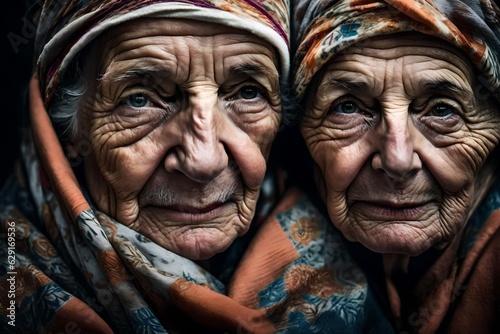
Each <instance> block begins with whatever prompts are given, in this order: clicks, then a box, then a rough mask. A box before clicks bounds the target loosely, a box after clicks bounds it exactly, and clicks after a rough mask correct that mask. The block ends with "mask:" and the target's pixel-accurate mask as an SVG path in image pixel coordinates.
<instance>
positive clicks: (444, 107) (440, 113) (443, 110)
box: [428, 102, 457, 118]
mask: <svg viewBox="0 0 500 334" xmlns="http://www.w3.org/2000/svg"><path fill="white" fill-rule="evenodd" d="M456 113H457V110H456V109H455V108H454V107H452V106H450V105H449V104H447V103H442V102H441V103H437V104H436V105H434V106H433V107H432V108H431V109H430V110H429V113H428V115H429V116H436V117H440V118H445V117H449V116H450V115H454V114H456Z"/></svg>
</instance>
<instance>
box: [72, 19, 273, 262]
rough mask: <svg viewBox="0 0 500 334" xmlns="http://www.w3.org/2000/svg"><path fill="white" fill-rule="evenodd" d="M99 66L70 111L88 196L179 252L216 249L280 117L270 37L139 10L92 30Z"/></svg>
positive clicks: (242, 222)
mask: <svg viewBox="0 0 500 334" xmlns="http://www.w3.org/2000/svg"><path fill="white" fill-rule="evenodd" d="M98 66H99V67H98V73H99V77H100V79H99V83H98V85H96V87H94V89H93V90H89V92H88V93H87V95H88V96H87V97H86V100H85V101H86V103H84V107H83V110H82V112H83V113H82V115H83V117H82V120H81V121H82V124H83V127H84V130H85V132H86V133H87V136H88V140H89V141H90V142H91V144H92V153H91V154H90V155H89V156H87V157H85V160H84V164H85V174H86V179H87V184H88V187H89V189H90V193H91V196H92V198H93V200H94V201H95V203H96V205H97V206H98V207H99V208H100V209H101V210H103V211H104V212H106V213H108V214H109V215H111V216H113V217H115V218H116V219H117V220H118V221H120V222H121V223H123V224H125V225H128V226H129V227H131V228H132V229H134V230H136V231H138V232H140V233H142V234H143V235H145V236H146V237H149V238H150V239H153V240H154V241H155V242H157V243H158V244H160V245H162V246H164V247H166V248H168V249H170V250H172V251H174V252H176V253H178V254H180V255H183V256H186V257H189V258H192V259H206V258H209V257H211V256H212V255H214V254H215V253H218V252H221V251H223V250H224V249H225V248H227V247H228V246H229V245H230V244H231V242H232V241H233V240H234V239H235V238H236V237H237V236H240V235H242V234H244V233H245V232H246V231H247V229H248V227H249V224H250V222H251V220H252V218H253V215H254V209H255V204H256V200H257V197H258V195H259V190H260V186H261V182H262V181H263V178H264V174H265V171H266V158H267V156H268V153H269V150H270V145H271V143H272V141H273V139H274V137H275V134H276V132H277V129H278V126H279V123H280V118H281V104H280V103H281V100H280V95H279V93H280V92H279V79H278V70H277V58H276V55H275V52H274V49H273V47H272V46H271V45H270V44H268V43H267V42H265V41H262V40H260V39H259V38H257V37H255V36H253V35H250V34H247V33H245V32H241V31H237V30H236V31H235V30H234V29H227V27H223V26H218V25H215V24H208V23H200V22H190V21H182V20H175V21H174V20H161V19H143V20H139V21H135V22H130V23H127V24H124V25H123V26H120V27H118V28H114V29H113V30H111V31H110V32H108V33H107V34H106V35H104V36H103V39H102V42H101V44H100V49H99V64H98Z"/></svg>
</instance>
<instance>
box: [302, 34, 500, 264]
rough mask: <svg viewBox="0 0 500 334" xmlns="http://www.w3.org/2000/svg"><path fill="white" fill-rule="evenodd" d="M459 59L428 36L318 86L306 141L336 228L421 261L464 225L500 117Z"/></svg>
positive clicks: (344, 61) (343, 57)
mask: <svg viewBox="0 0 500 334" xmlns="http://www.w3.org/2000/svg"><path fill="white" fill-rule="evenodd" d="M471 69H472V67H471V65H470V64H469V63H468V61H467V60H466V59H465V58H464V57H462V56H460V55H459V52H458V51H457V50H455V49H453V48H451V47H448V46H446V44H445V43H444V42H436V41H433V40H430V39H429V38H419V35H417V34H415V35H411V36H404V37H403V36H400V35H393V36H390V37H384V38H377V39H374V40H370V41H368V42H364V43H363V45H362V46H358V47H352V48H350V49H348V50H347V52H345V53H342V54H340V55H337V56H336V58H335V59H333V60H332V61H330V63H329V65H328V66H327V67H326V68H325V71H324V72H322V73H321V75H319V76H318V77H317V78H316V86H314V87H315V88H313V89H312V91H311V93H310V95H309V101H308V105H307V107H306V110H305V115H304V118H303V120H302V124H301V131H302V134H303V137H304V138H305V141H306V144H307V146H308V148H309V151H310V153H311V155H312V157H313V159H314V160H315V162H316V164H317V167H318V173H317V175H316V179H317V182H318V187H319V190H320V192H321V194H322V196H323V199H324V201H325V203H326V206H327V209H328V213H329V215H330V218H331V220H332V222H333V223H334V225H335V226H336V227H337V228H338V229H340V230H341V231H342V233H343V234H344V235H345V236H346V238H348V239H349V240H351V241H359V242H361V243H362V244H363V245H364V246H366V247H367V248H369V249H371V250H372V251H376V252H382V253H401V254H408V255H417V254H419V253H421V252H422V251H424V250H426V249H428V248H430V247H431V246H433V245H437V246H441V245H444V244H446V242H447V241H449V240H450V239H451V238H453V236H455V235H456V234H457V233H458V231H459V230H460V228H461V227H462V226H463V225H464V223H465V221H466V219H467V217H468V214H469V210H470V204H471V201H472V200H473V197H474V191H475V188H476V190H477V188H480V187H481V185H478V184H476V182H477V180H478V179H477V174H478V172H479V170H480V169H481V167H482V166H483V164H484V162H485V160H486V157H487V156H488V154H489V153H490V152H491V151H492V150H493V149H494V148H495V146H496V145H497V144H498V142H499V137H500V134H499V132H500V123H499V122H500V119H499V118H500V116H499V115H500V110H497V108H495V107H494V106H493V104H492V103H491V102H490V103H489V104H488V103H486V102H485V101H484V100H481V99H479V98H476V97H475V95H474V93H475V92H477V89H476V88H477V87H476V86H475V84H474V82H475V80H476V79H477V78H476V77H474V75H473V72H472V70H471Z"/></svg>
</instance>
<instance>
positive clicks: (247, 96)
mask: <svg viewBox="0 0 500 334" xmlns="http://www.w3.org/2000/svg"><path fill="white" fill-rule="evenodd" d="M236 96H237V97H239V98H241V99H244V100H253V99H256V98H259V97H261V96H262V93H261V92H260V90H259V88H257V87H256V86H244V87H242V88H241V89H240V90H239V91H238V94H237V95H236Z"/></svg>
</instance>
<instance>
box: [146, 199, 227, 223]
mask: <svg viewBox="0 0 500 334" xmlns="http://www.w3.org/2000/svg"><path fill="white" fill-rule="evenodd" d="M229 205H230V204H229V203H223V204H221V205H218V206H215V207H213V208H212V209H210V210H208V211H203V212H197V211H191V212H187V211H179V210H174V209H171V208H168V207H161V206H148V207H146V208H145V209H149V210H151V211H153V212H155V213H157V214H158V215H161V216H162V218H163V219H167V220H171V221H180V222H185V223H200V222H207V221H212V220H214V219H215V218H217V217H219V216H221V215H222V214H223V213H224V211H226V209H227V208H228V207H229Z"/></svg>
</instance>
